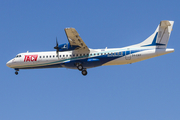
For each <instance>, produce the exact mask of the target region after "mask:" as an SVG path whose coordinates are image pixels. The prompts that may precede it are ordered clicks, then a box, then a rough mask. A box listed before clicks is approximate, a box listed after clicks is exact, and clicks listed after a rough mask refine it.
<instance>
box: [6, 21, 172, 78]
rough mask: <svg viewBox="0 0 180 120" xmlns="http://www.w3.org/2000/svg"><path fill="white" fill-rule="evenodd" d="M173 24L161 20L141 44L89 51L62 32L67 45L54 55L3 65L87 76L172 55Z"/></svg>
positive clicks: (24, 56)
mask: <svg viewBox="0 0 180 120" xmlns="http://www.w3.org/2000/svg"><path fill="white" fill-rule="evenodd" d="M173 24H174V21H168V20H164V21H161V22H160V24H159V25H158V27H157V29H156V30H155V32H154V33H153V34H152V35H151V36H150V37H148V38H147V39H145V40H144V41H143V42H141V43H139V44H135V45H131V46H127V47H123V48H107V47H106V48H105V49H90V48H88V47H87V45H86V44H85V43H84V41H83V40H82V38H81V37H80V36H79V34H78V32H77V31H76V29H75V28H65V29H64V30H65V33H66V36H67V39H68V41H69V43H67V44H66V43H65V44H61V45H59V44H58V41H57V38H56V46H55V47H54V49H56V51H48V52H28V51H27V52H26V53H19V54H17V55H16V57H15V58H13V59H11V60H10V61H8V62H7V63H6V65H7V66H8V67H10V68H14V69H15V74H16V75H18V71H19V70H20V69H36V68H69V69H77V70H79V71H81V73H82V75H84V76H86V75H87V69H89V68H93V67H99V66H106V65H123V64H131V63H135V62H139V61H142V60H146V59H150V58H153V57H157V56H161V55H165V54H168V53H172V52H174V49H172V48H167V44H168V41H169V37H170V34H171V31H172V27H173Z"/></svg>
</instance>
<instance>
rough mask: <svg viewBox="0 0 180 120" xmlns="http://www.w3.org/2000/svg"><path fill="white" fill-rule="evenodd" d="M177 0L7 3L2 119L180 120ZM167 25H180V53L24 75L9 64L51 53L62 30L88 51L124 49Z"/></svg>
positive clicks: (1, 25)
mask: <svg viewBox="0 0 180 120" xmlns="http://www.w3.org/2000/svg"><path fill="white" fill-rule="evenodd" d="M179 5H180V2H179V1H178V0H171V1H168V0H150V1H144V0H136V1H135V0H126V1H122V0H121V1H120V0H111V1H105V0H91V1H86V0H85V1H80V0H76V1H74V0H66V1H56V0H53V1H52V0H51V1H50V0H39V1H35V0H31V1H24V0H16V1H14V0H1V2H0V18H1V19H0V40H1V44H0V54H1V60H0V61H1V62H0V63H1V64H0V71H1V72H0V76H1V77H0V96H1V97H0V119H1V120H50V119H53V120H74V119H76V120H100V119H103V120H120V119H122V120H170V119H171V120H179V119H180V102H179V101H180V76H179V65H180V63H179V61H180V57H179V52H180V47H179V45H180V41H179V28H180V22H179V21H180V17H179V13H180V9H179ZM161 20H173V21H175V23H174V27H173V32H172V34H171V37H170V40H169V43H168V47H169V48H174V49H175V52H174V53H171V54H167V55H164V56H160V57H157V58H152V59H149V60H145V61H142V62H138V63H134V64H131V65H121V66H120V65H119V66H103V67H97V68H92V69H88V75H87V76H86V77H84V76H82V75H81V73H80V72H79V71H78V70H71V69H65V68H61V69H58V68H56V69H36V70H20V72H19V75H18V76H16V75H15V74H14V70H13V69H10V68H8V67H7V66H6V62H7V61H8V60H10V59H12V58H13V57H15V55H16V54H18V53H21V52H26V51H30V52H36V51H52V50H54V49H53V48H54V46H55V40H56V37H57V38H58V41H59V43H66V42H67V39H66V35H65V33H64V28H66V27H75V28H76V30H77V31H78V32H79V34H80V36H81V38H82V39H83V40H84V42H85V43H86V45H87V46H88V47H89V48H105V47H108V48H113V47H115V48H118V47H124V46H128V45H132V44H136V43H139V42H142V41H143V40H145V39H146V38H147V37H148V36H150V35H151V34H152V33H153V32H154V30H155V29H156V27H157V25H158V24H159V22H160V21H161Z"/></svg>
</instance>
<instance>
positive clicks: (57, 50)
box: [54, 37, 59, 59]
mask: <svg viewBox="0 0 180 120" xmlns="http://www.w3.org/2000/svg"><path fill="white" fill-rule="evenodd" d="M58 46H59V45H58V41H57V37H56V46H55V47H54V49H56V56H58V59H59V47H58Z"/></svg>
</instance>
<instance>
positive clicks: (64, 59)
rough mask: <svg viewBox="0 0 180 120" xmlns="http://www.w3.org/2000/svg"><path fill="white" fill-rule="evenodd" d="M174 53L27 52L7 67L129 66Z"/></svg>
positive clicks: (121, 50)
mask: <svg viewBox="0 0 180 120" xmlns="http://www.w3.org/2000/svg"><path fill="white" fill-rule="evenodd" d="M171 52H174V49H147V48H146V49H144V48H114V49H90V52H89V53H79V52H77V51H66V52H59V55H58V56H59V57H58V56H57V54H56V51H50V52H27V53H20V54H18V55H17V56H16V57H15V58H13V59H12V60H10V61H8V62H7V66H8V67H10V68H15V69H32V68H60V67H66V68H72V69H77V68H76V66H75V63H78V62H81V63H83V65H84V68H86V69H87V68H92V67H98V66H103V65H122V64H131V63H135V62H138V61H142V60H146V59H149V58H153V57H157V56H160V55H164V54H168V53H171Z"/></svg>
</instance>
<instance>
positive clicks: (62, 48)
mask: <svg viewBox="0 0 180 120" xmlns="http://www.w3.org/2000/svg"><path fill="white" fill-rule="evenodd" d="M78 47H79V46H73V47H71V45H70V44H69V43H64V44H61V45H59V46H58V48H59V51H60V52H61V51H69V50H75V49H77V48H78Z"/></svg>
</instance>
